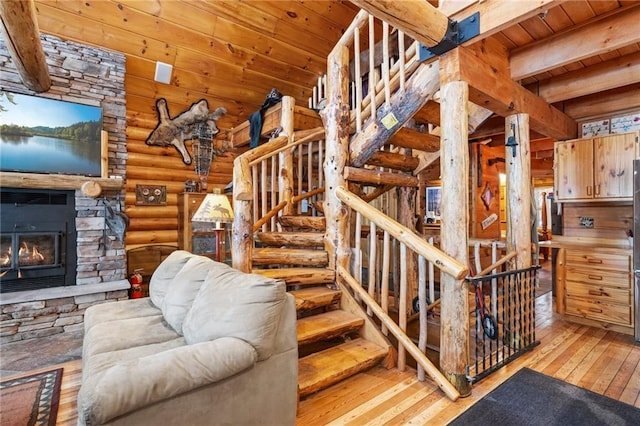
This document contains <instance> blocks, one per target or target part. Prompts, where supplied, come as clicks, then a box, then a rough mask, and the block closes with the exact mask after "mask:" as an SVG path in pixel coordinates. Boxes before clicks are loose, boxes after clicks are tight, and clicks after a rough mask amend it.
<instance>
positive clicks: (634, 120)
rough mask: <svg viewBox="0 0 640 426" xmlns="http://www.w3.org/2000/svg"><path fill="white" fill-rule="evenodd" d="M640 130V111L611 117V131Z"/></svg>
mask: <svg viewBox="0 0 640 426" xmlns="http://www.w3.org/2000/svg"><path fill="white" fill-rule="evenodd" d="M636 130H640V113H637V114H630V115H624V116H622V117H615V118H612V119H611V133H628V132H633V131H636Z"/></svg>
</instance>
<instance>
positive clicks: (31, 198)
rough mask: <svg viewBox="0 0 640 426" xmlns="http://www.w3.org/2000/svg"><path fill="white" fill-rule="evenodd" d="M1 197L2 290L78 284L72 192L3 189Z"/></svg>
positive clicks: (0, 264) (73, 196) (0, 249)
mask: <svg viewBox="0 0 640 426" xmlns="http://www.w3.org/2000/svg"><path fill="white" fill-rule="evenodd" d="M0 202H1V205H0V212H1V214H0V292H3V293H5V292H13V291H25V290H36V289H41V288H49V287H61V286H67V285H74V284H75V277H76V258H77V256H76V247H75V245H76V228H75V215H76V213H75V195H74V191H57V190H36V189H34V190H27V189H7V188H2V189H1V190H0Z"/></svg>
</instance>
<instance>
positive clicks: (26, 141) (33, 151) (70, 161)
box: [0, 91, 102, 177]
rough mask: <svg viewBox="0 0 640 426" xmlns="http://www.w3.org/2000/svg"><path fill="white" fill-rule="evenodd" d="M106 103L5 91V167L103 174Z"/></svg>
mask: <svg viewBox="0 0 640 426" xmlns="http://www.w3.org/2000/svg"><path fill="white" fill-rule="evenodd" d="M101 131H102V108H100V107H97V106H92V105H83V104H79V103H74V102H67V101H61V100H55V99H48V98H43V97H38V96H31V95H23V94H18V93H10V92H6V91H0V170H1V171H5V172H21V173H44V174H64V175H80V176H92V177H94V176H95V177H100V176H101V175H102V170H101V169H102V167H101V164H102V161H101V152H102V150H101V148H102V147H101V144H102V142H101Z"/></svg>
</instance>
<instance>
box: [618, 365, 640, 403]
mask: <svg viewBox="0 0 640 426" xmlns="http://www.w3.org/2000/svg"><path fill="white" fill-rule="evenodd" d="M619 400H620V401H622V402H626V403H627V404H630V405H634V406H636V407H639V408H640V363H638V364H637V365H636V368H635V369H634V370H633V373H632V375H631V379H630V380H629V382H628V383H627V386H626V387H625V388H624V390H623V391H622V395H620V399H619Z"/></svg>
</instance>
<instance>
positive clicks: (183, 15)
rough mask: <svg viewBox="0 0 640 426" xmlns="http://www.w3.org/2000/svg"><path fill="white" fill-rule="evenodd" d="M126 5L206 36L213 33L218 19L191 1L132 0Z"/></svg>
mask: <svg viewBox="0 0 640 426" xmlns="http://www.w3.org/2000/svg"><path fill="white" fill-rule="evenodd" d="M127 7H130V8H132V9H136V10H138V11H140V12H144V13H147V14H149V15H153V16H155V17H156V18H158V19H162V20H166V21H169V22H172V23H174V24H176V25H181V26H183V27H186V28H190V29H191V30H193V31H197V32H200V33H202V34H205V35H208V36H212V35H213V33H214V31H215V28H216V25H217V20H218V16H217V15H215V14H213V13H211V12H209V11H206V10H203V9H200V8H198V7H196V6H195V5H194V4H193V2H181V1H162V2H160V1H133V2H128V3H127Z"/></svg>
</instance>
